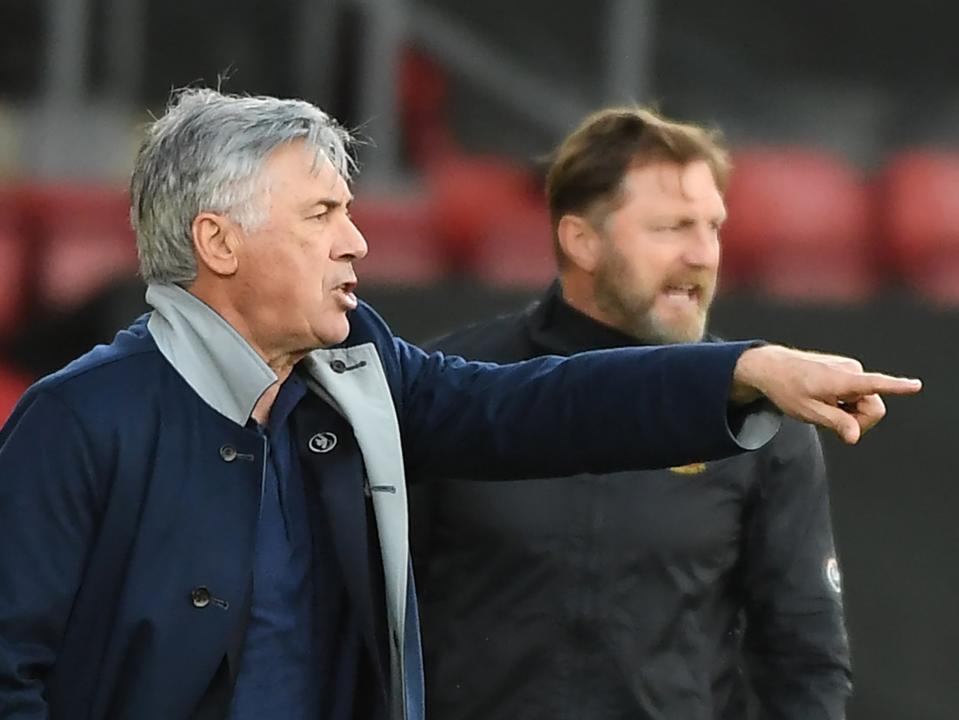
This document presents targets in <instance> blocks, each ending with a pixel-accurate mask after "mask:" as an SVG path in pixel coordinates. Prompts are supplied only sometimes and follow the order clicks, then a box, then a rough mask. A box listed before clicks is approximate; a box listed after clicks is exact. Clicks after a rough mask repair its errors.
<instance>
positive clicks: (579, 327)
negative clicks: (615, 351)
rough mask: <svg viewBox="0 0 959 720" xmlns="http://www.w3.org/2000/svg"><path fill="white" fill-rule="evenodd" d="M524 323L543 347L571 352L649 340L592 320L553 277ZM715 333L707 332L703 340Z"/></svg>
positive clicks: (563, 353)
mask: <svg viewBox="0 0 959 720" xmlns="http://www.w3.org/2000/svg"><path fill="white" fill-rule="evenodd" d="M528 312H529V319H528V321H527V326H528V328H529V333H530V338H531V340H532V341H533V343H535V344H536V345H538V346H539V347H540V348H542V349H543V350H545V351H547V352H549V353H552V354H557V355H573V354H575V353H580V352H586V351H588V350H609V349H612V348H624V347H638V346H643V345H650V344H652V343H648V342H644V341H642V340H637V339H636V338H634V337H633V336H632V335H627V334H626V333H624V332H621V331H620V330H617V329H616V328H614V327H611V326H609V325H605V324H604V323H601V322H599V321H598V320H594V319H593V318H591V317H590V316H589V315H586V314H585V313H582V312H580V311H579V310H577V309H576V308H574V307H572V306H571V305H570V304H569V303H567V302H566V300H564V299H563V288H562V285H561V284H560V282H559V280H555V281H554V282H553V284H552V285H550V287H549V289H548V290H547V291H546V293H545V294H544V295H543V297H542V299H541V300H540V301H539V302H538V303H537V304H535V305H534V306H533V307H532V308H530V310H529V311H528ZM715 340H716V338H715V337H712V336H709V335H707V337H706V338H705V341H706V342H714V341H715Z"/></svg>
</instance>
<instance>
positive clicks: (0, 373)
mask: <svg viewBox="0 0 959 720" xmlns="http://www.w3.org/2000/svg"><path fill="white" fill-rule="evenodd" d="M29 385H30V383H29V382H28V381H27V379H26V378H25V377H23V376H22V375H20V374H18V373H16V372H13V371H11V370H8V369H6V368H4V367H2V366H0V424H3V423H4V422H5V421H6V419H7V418H8V417H10V413H11V412H12V411H13V408H14V407H15V406H16V404H17V401H18V400H19V399H20V396H21V395H23V393H24V392H26V389H27V388H28V387H29Z"/></svg>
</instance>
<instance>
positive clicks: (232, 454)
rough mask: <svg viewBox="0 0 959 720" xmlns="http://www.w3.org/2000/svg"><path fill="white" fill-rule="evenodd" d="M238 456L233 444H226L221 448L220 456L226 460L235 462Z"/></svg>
mask: <svg viewBox="0 0 959 720" xmlns="http://www.w3.org/2000/svg"><path fill="white" fill-rule="evenodd" d="M236 456H237V452H236V448H235V447H233V446H232V445H224V446H223V447H221V448H220V457H221V458H223V461H224V462H233V461H234V460H236Z"/></svg>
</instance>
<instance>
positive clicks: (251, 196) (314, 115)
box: [130, 88, 356, 285]
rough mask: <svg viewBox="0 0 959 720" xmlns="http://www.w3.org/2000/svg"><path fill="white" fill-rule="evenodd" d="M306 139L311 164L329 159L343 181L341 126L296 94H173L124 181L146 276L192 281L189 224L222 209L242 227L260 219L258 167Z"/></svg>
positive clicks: (345, 157) (348, 168)
mask: <svg viewBox="0 0 959 720" xmlns="http://www.w3.org/2000/svg"><path fill="white" fill-rule="evenodd" d="M294 140H304V141H305V142H306V143H307V144H308V146H309V147H311V148H312V149H313V150H315V152H316V161H315V162H316V164H315V166H316V167H319V165H320V163H322V162H323V159H324V158H326V159H328V160H329V161H330V162H331V163H332V164H333V166H334V167H335V168H336V169H337V170H338V171H339V173H340V175H342V176H343V177H344V178H345V179H346V180H349V179H350V176H351V174H352V172H353V171H354V170H355V169H356V166H355V163H354V161H353V157H352V154H351V152H350V150H351V148H352V146H353V144H354V139H353V137H352V136H351V134H350V133H349V131H348V130H346V129H345V128H343V127H341V126H340V125H339V124H338V123H337V122H336V121H335V120H334V119H333V118H331V117H330V116H329V115H327V114H326V113H325V112H323V111H322V110H320V109H319V108H318V107H316V106H315V105H311V104H310V103H308V102H305V101H302V100H281V99H278V98H273V97H248V96H239V95H227V94H224V93H221V92H219V91H216V90H211V89H207V88H190V89H185V90H180V91H178V92H176V93H175V94H174V95H173V97H172V99H171V101H170V105H169V106H168V108H167V111H166V113H165V114H164V115H163V116H162V117H160V118H159V119H157V120H155V121H154V122H152V123H151V124H150V125H149V126H148V127H147V131H146V137H145V138H144V140H143V143H142V145H141V146H140V150H139V153H138V154H137V159H136V164H135V166H134V169H133V176H132V178H131V181H130V221H131V223H132V224H133V229H134V230H135V231H136V237H137V252H138V254H139V256H140V274H141V276H142V277H143V279H144V280H145V281H146V282H148V283H149V282H158V283H178V284H182V285H185V284H189V283H192V282H193V280H194V279H196V274H197V266H196V257H195V255H194V252H193V236H192V225H193V220H194V219H195V218H196V216H197V215H198V214H199V213H201V212H217V213H223V214H225V215H228V216H229V217H230V218H232V219H233V220H235V221H236V222H237V223H239V224H240V226H241V227H243V228H244V229H245V230H248V231H249V230H254V229H256V227H257V226H258V225H259V224H260V223H262V222H263V221H264V220H265V213H266V207H265V202H263V201H262V199H261V198H260V195H262V194H265V193H262V192H261V191H262V190H263V188H261V187H260V185H261V182H260V170H261V168H262V165H263V163H264V161H265V160H266V158H267V157H268V156H269V154H270V153H271V152H272V151H273V150H275V149H276V148H277V147H278V146H280V145H282V144H284V143H288V142H291V141H294Z"/></svg>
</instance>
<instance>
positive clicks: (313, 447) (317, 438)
mask: <svg viewBox="0 0 959 720" xmlns="http://www.w3.org/2000/svg"><path fill="white" fill-rule="evenodd" d="M308 447H309V448H310V452H315V453H328V452H329V451H330V450H332V449H333V448H335V447H336V435H334V434H333V433H331V432H321V433H317V434H316V435H314V436H313V437H311V438H310V442H309V443H308Z"/></svg>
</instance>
